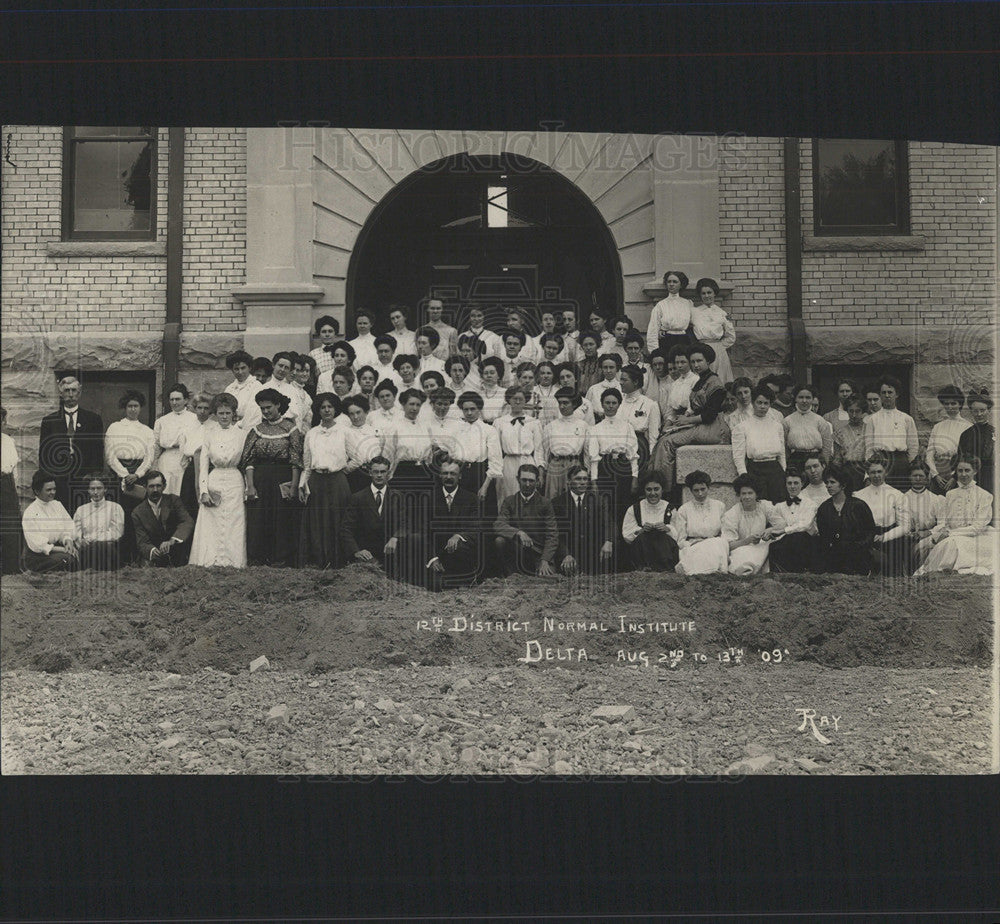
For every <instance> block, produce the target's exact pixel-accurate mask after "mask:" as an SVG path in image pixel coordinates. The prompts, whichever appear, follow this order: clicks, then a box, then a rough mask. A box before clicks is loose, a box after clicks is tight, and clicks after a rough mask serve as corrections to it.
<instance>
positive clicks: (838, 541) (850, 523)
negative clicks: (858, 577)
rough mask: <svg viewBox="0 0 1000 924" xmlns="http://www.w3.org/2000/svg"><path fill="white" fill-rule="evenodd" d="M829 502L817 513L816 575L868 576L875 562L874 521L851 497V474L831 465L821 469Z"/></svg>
mask: <svg viewBox="0 0 1000 924" xmlns="http://www.w3.org/2000/svg"><path fill="white" fill-rule="evenodd" d="M823 481H824V483H825V484H826V490H827V493H828V494H829V495H830V496H829V498H828V499H827V500H825V501H823V503H822V504H820V505H819V509H818V510H817V511H816V529H817V531H818V532H819V536H818V538H817V555H816V563H815V568H814V570H815V571H819V572H835V573H838V574H871V571H872V568H873V567H874V564H875V560H874V558H873V557H872V550H873V548H874V545H875V519H874V517H873V516H872V511H871V508H870V507H869V506H868V505H867V504H866V503H865V502H864V501H863V500H858V499H857V498H855V497H853V496H852V495H853V493H854V486H853V484H852V483H851V482H852V479H851V475H850V472H849V471H848V470H847V469H845V468H842V467H841V466H839V465H834V464H830V465H828V466H826V468H824V469H823Z"/></svg>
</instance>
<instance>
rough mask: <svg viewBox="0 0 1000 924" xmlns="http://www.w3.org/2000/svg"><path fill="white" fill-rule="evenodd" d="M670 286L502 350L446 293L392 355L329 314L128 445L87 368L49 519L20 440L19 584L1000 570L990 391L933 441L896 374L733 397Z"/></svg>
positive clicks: (558, 322) (48, 493)
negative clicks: (129, 571)
mask: <svg viewBox="0 0 1000 924" xmlns="http://www.w3.org/2000/svg"><path fill="white" fill-rule="evenodd" d="M664 281H665V284H666V287H667V291H668V294H667V296H666V298H664V299H663V300H662V301H660V302H659V303H658V304H657V305H656V307H655V308H654V310H653V312H652V316H651V319H650V324H649V328H648V330H647V331H646V333H645V334H643V333H641V332H639V331H636V330H635V329H634V325H633V324H632V322H631V320H630V319H629V318H627V317H626V316H624V315H620V316H616V317H608V316H606V315H605V314H603V313H602V312H600V311H594V312H592V313H591V314H590V315H589V317H588V318H587V319H586V325H585V327H584V328H583V329H579V328H578V327H577V316H576V313H575V312H572V311H569V312H564V313H558V314H557V313H555V312H546V311H544V310H543V311H542V312H541V315H540V317H538V318H529V317H527V316H526V313H525V312H523V311H522V310H521V309H518V308H513V309H510V310H508V311H507V312H506V314H505V317H504V326H503V327H502V329H500V330H491V329H489V328H487V327H486V326H485V325H486V315H485V312H484V311H483V310H482V309H480V308H477V307H475V306H471V307H470V308H469V309H468V311H467V312H466V318H465V321H466V323H465V324H464V326H463V327H462V329H456V328H455V327H451V326H450V325H448V324H447V323H445V322H444V321H443V320H442V314H443V305H442V303H441V302H440V300H437V299H433V298H432V299H429V300H428V301H427V303H426V306H425V308H424V314H423V318H422V320H423V321H424V323H423V325H422V326H416V327H415V328H414V329H411V328H410V327H409V326H408V323H409V312H408V311H407V309H406V308H405V307H402V306H392V307H391V310H390V312H389V322H390V325H391V327H390V329H389V330H388V331H387V332H386V333H384V334H381V335H375V334H374V332H373V328H374V326H375V317H374V316H373V315H372V314H370V313H368V312H366V311H364V310H359V311H357V312H355V318H354V323H355V325H356V328H357V335H356V336H355V337H353V338H351V339H349V340H348V339H343V338H341V336H340V331H339V325H338V322H337V321H336V320H335V319H334V318H331V317H322V318H320V319H319V320H318V321H317V322H316V325H315V333H316V336H317V338H318V339H319V341H320V344H321V345H320V346H319V347H318V348H316V349H314V350H312V352H311V353H308V354H300V353H297V352H293V351H281V352H278V353H276V354H275V355H273V356H271V357H256V358H255V357H252V356H250V355H249V354H248V353H245V352H243V351H237V352H235V353H233V354H231V355H230V356H229V357H228V359H227V361H226V365H227V367H228V369H229V370H230V371H231V373H232V376H233V380H232V382H231V383H230V384H229V385H228V386H227V387H226V389H225V390H224V391H222V392H220V393H219V394H217V395H214V396H208V395H204V394H195V395H192V394H191V393H190V392H189V390H188V389H187V388H186V387H185V386H184V385H183V384H180V383H178V384H176V385H173V386H172V387H171V388H170V390H169V392H168V394H167V402H166V403H167V408H166V413H164V414H163V415H162V416H160V417H158V418H156V419H155V421H154V426H152V427H149V426H147V425H146V424H144V423H142V422H141V420H140V419H139V418H140V415H141V414H142V410H143V407H144V404H145V399H144V397H143V396H142V394H140V393H139V392H135V391H127V392H125V393H124V394H123V395H122V396H121V400H120V402H119V407H120V408H121V411H122V417H121V419H119V420H116V421H114V422H112V423H111V424H110V425H109V426H107V428H106V429H105V427H104V422H103V421H102V420H101V418H100V416H99V415H97V414H95V413H94V412H92V411H89V410H87V409H86V408H84V407H83V406H81V400H82V399H83V397H84V396H83V394H82V386H81V383H80V382H79V380H78V379H77V378H75V377H73V376H67V377H65V378H63V379H62V380H61V381H60V382H59V392H60V407H59V409H58V410H56V411H55V412H53V413H52V414H49V415H48V416H46V417H45V418H44V419H43V420H42V422H41V433H40V444H39V467H38V471H37V472H36V473H35V475H34V477H33V478H32V491H33V492H34V494H35V500H34V501H33V502H32V503H31V504H30V505H29V506H28V507H27V509H26V510H25V511H24V512H23V514H21V512H20V507H19V506H18V500H17V495H16V491H15V486H14V471H15V469H16V467H17V465H18V458H17V452H16V449H15V446H14V443H13V440H12V439H11V438H10V436H9V435H8V434H6V433H3V434H2V465H0V468H2V489H3V497H2V504H3V518H2V549H3V569H4V572H5V573H10V572H13V571H17V570H22V569H28V570H33V571H54V570H73V569H77V568H94V569H105V570H111V569H116V568H119V567H121V566H122V565H124V564H131V563H141V564H143V565H147V566H161V567H162V566H171V565H178V564H184V563H189V564H192V565H199V566H228V567H235V568H242V567H245V566H246V565H248V564H249V565H271V566H281V567H309V566H311V567H318V568H339V567H341V566H343V565H345V564H347V563H349V562H353V561H360V562H369V563H378V564H379V565H381V566H382V567H384V568H385V570H386V572H387V573H388V574H390V575H391V576H393V577H395V578H397V579H399V580H402V581H406V582H409V583H412V584H417V585H420V586H423V587H427V588H430V589H440V588H442V587H446V586H456V585H461V584H470V583H473V582H475V581H477V580H479V579H481V578H482V577H484V576H489V575H496V574H510V573H513V572H526V573H531V574H538V575H543V576H544V575H551V574H556V573H561V574H575V573H585V574H595V575H600V574H609V573H612V572H616V571H622V570H630V569H636V570H645V571H649V570H652V571H677V572H678V573H681V574H705V573H712V572H730V573H732V574H738V575H749V574H755V573H761V572H766V571H769V570H773V571H780V572H799V571H833V572H843V573H850V574H873V573H874V574H882V575H889V576H905V575H914V574H916V575H921V574H925V573H927V572H930V571H939V570H954V571H959V572H964V573H991V572H992V569H993V561H994V557H995V554H996V540H997V532H996V530H995V528H994V526H993V518H994V507H993V496H992V493H991V492H992V490H993V458H994V444H995V431H994V428H993V425H992V423H991V417H992V408H993V403H992V400H991V399H990V397H989V396H988V395H987V394H985V393H982V392H980V391H977V390H969V391H963V390H962V389H961V388H959V387H957V386H948V387H945V388H943V389H942V390H941V391H940V393H939V394H938V395H937V398H938V401H939V402H940V404H941V408H942V417H941V420H940V421H939V422H938V423H937V424H936V425H935V426H934V428H933V430H932V431H931V433H930V436H929V439H928V440H927V442H926V444H925V445H921V442H920V440H919V438H918V433H917V429H916V426H915V424H914V421H913V418H912V417H910V416H909V415H908V414H905V413H904V412H902V411H900V410H899V409H898V408H897V407H896V402H897V399H898V398H899V396H900V393H901V391H902V386H901V384H900V383H899V382H898V381H896V380H894V379H893V378H892V377H891V376H882V377H880V378H878V379H877V380H876V381H874V382H872V383H871V384H870V385H866V386H864V387H862V386H860V385H858V384H857V383H855V382H853V381H849V380H847V379H845V380H843V381H842V382H840V383H838V387H837V401H838V404H837V407H834V408H831V409H829V410H827V411H826V412H825V413H822V414H821V413H820V412H821V411H822V410H823V409H822V408H820V407H819V402H818V397H817V394H816V391H815V389H814V388H813V386H811V385H809V384H796V383H795V382H794V381H793V380H792V379H791V377H789V376H786V375H771V376H766V377H765V378H763V379H761V380H760V381H759V382H756V383H755V382H752V381H750V380H749V379H747V378H742V377H735V378H734V376H733V371H732V366H731V364H730V361H729V357H728V352H727V351H728V348H729V347H731V346H732V345H733V343H734V342H735V338H736V332H735V329H734V327H733V324H732V322H731V321H730V320H729V318H728V316H727V315H726V313H725V312H724V311H723V310H722V309H721V308H720V307H719V306H718V305H716V304H715V298H716V297H717V295H718V293H719V286H718V284H717V283H716V282H715V281H714V280H712V279H700V280H698V281H697V283H696V285H695V288H694V291H695V292H696V293H697V295H698V297H699V300H700V304H698V305H697V306H695V305H694V304H692V302H691V301H689V300H688V299H685V298H683V297H682V296H681V294H680V293H681V292H682V291H683V290H684V289H686V288H687V286H688V279H687V277H685V276H684V274H683V273H680V272H673V271H672V272H669V273H667V274H666V276H665V279H664ZM536 324H537V327H538V329H539V330H540V332H539V333H538V334H537V335H530V334H529V331H528V328H529V326H531V327H534V326H535V325H536ZM966 409H967V410H968V413H969V415H970V417H971V419H969V418H967V417H966V416H964V415H963V411H964V410H966ZM3 416H4V422H5V421H6V414H4V415H3ZM690 445H726V446H728V447H729V448H730V449H731V452H732V459H733V463H734V465H735V468H736V472H737V477H736V480H735V482H734V483H733V485H732V487H733V489H734V490H735V492H736V498H737V499H736V503H735V504H734V505H732V506H730V507H729V508H728V509H726V505H725V504H724V503H723V502H722V501H721V500H719V499H718V498H717V497H714V496H713V491H712V483H711V479H710V477H709V476H708V475H707V474H706V473H705V472H701V471H695V472H691V473H689V474H687V476H686V477H685V478H684V479H683V487H682V486H681V485H680V484H679V483H678V479H677V477H676V468H675V466H676V459H677V451H678V449H679V448H680V447H683V446H690ZM684 487H686V488H687V489H688V494H689V497H690V499H688V500H687V501H686V502H683V503H682V500H683V498H684V493H683V488H684ZM716 493H717V492H716Z"/></svg>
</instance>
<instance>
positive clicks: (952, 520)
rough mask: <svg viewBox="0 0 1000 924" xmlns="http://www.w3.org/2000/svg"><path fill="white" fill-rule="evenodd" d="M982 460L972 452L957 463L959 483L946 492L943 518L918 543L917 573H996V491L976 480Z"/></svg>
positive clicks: (956, 473) (956, 476)
mask: <svg viewBox="0 0 1000 924" xmlns="http://www.w3.org/2000/svg"><path fill="white" fill-rule="evenodd" d="M979 464H980V463H979V459H978V458H976V457H975V456H969V457H967V458H962V459H959V461H958V464H957V465H956V466H955V478H956V479H957V480H958V487H957V488H952V490H950V491H949V492H948V493H947V495H945V499H944V513H943V515H942V517H941V519H940V520H939V522H938V524H937V525H936V526H935V527H934V528H933V530H931V534H930V536H929V537H928V538H926V539H923V540H921V542H920V544H919V545H918V546H917V557H918V559H920V560H922V561H923V564H922V565H921V566H920V567H919V568H918V569H917V570H916V572H915V574H914V576H915V577H919V576H921V575H924V574H929V573H930V572H931V571H957V572H958V573H959V574H993V572H994V569H995V567H996V559H997V536H998V533H997V530H996V529H994V528H992V527H991V526H990V521H991V520H992V519H993V495H992V494H990V492H989V491H987V490H985V489H984V488H980V487H979V486H978V485H977V484H976V483H975V478H976V472H978V471H979Z"/></svg>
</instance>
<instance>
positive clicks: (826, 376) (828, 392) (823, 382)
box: [812, 363, 913, 414]
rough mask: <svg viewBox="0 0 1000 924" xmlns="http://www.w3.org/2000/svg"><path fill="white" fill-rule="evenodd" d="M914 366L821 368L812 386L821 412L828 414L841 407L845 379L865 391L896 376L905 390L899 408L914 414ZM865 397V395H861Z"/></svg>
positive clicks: (900, 396) (815, 370) (813, 379)
mask: <svg viewBox="0 0 1000 924" xmlns="http://www.w3.org/2000/svg"><path fill="white" fill-rule="evenodd" d="M912 371H913V367H912V366H910V365H905V364H902V363H897V364H895V365H865V366H862V365H848V364H844V365H817V366H813V367H812V383H813V385H814V386H815V387H816V390H817V392H818V393H819V406H820V410H821V411H822V412H823V413H825V412H826V411H832V410H833V409H834V408H835V407H837V405H838V401H837V384H838V383H839V381H840V380H841V379H853V380H854V381H855V382H857V383H858V385H860V386H861V388H862V389H865V388H867V387H868V386H869V385H874V384H875V382H877V381H878V379H879V377H880V376H883V375H892V376H895V377H896V378H897V379H899V382H900V384H901V385H902V386H903V390H902V391H901V392H900V393H899V395H898V396H897V399H896V407H897V408H898V409H899V410H901V411H903V413H905V414H909V413H911V411H910V376H911V373H912ZM861 397H862V398H864V394H862V395H861Z"/></svg>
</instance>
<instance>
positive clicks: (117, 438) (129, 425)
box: [104, 418, 156, 478]
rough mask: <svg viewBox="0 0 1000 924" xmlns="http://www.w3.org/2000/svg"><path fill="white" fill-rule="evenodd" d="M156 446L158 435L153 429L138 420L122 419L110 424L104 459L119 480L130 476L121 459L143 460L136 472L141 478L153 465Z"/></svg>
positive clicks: (105, 437) (105, 442)
mask: <svg viewBox="0 0 1000 924" xmlns="http://www.w3.org/2000/svg"><path fill="white" fill-rule="evenodd" d="M155 445H156V435H155V434H154V433H153V430H152V428H151V427H147V426H146V425H145V424H144V423H141V422H140V421H138V420H129V419H128V418H122V419H121V420H116V421H115V422H114V423H112V424H110V425H109V426H108V432H107V433H105V434H104V459H105V461H106V462H107V463H108V467H109V468H110V469H111V471H113V472H114V473H115V474H116V475H117V476H118V477H119V478H124V477H125V476H126V475H127V474H128V469H127V468H125V466H124V465H122V464H121V462H120V461H119V459H141V460H142V461H141V463H140V465H139V467H138V468H137V469H136V471H135V474H136V475H138V476H139V477H140V478H141V477H142V476H143V475H145V474H146V472H148V471H149V469H150V468H151V467H152V465H153V455H154V446H155Z"/></svg>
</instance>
